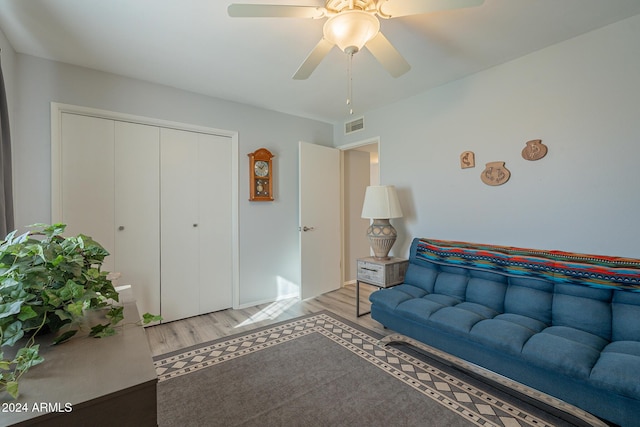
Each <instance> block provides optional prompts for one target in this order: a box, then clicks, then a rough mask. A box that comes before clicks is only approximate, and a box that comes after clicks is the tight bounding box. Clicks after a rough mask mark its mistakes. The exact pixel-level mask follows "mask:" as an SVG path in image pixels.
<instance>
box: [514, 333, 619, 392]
mask: <svg viewBox="0 0 640 427" xmlns="http://www.w3.org/2000/svg"><path fill="white" fill-rule="evenodd" d="M607 344H608V342H607V341H606V340H604V339H602V338H601V337H599V336H597V335H594V334H590V333H589V332H585V331H582V330H579V329H573V328H568V327H566V326H551V327H548V328H546V329H544V330H543V331H542V332H540V333H537V334H535V335H533V336H532V337H531V338H530V339H529V340H528V341H527V342H526V343H525V345H524V347H523V348H522V355H523V357H524V358H525V359H526V360H528V361H530V362H532V363H534V364H536V365H538V366H544V367H546V368H548V369H554V370H557V371H558V372H559V373H561V374H565V375H569V376H573V377H577V378H584V379H586V378H588V377H589V375H590V374H591V368H593V365H595V363H596V361H597V360H598V358H599V357H600V351H601V350H602V349H603V348H604V347H605V346H606V345H607Z"/></svg>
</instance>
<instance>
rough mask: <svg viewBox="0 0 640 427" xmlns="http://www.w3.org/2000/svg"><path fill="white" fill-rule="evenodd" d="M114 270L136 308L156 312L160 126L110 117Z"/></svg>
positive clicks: (158, 249) (158, 250)
mask: <svg viewBox="0 0 640 427" xmlns="http://www.w3.org/2000/svg"><path fill="white" fill-rule="evenodd" d="M114 173H115V177H114V181H115V203H114V211H115V221H114V229H115V252H114V254H113V256H114V261H115V271H118V272H121V274H122V277H121V278H120V279H119V283H120V284H127V285H131V287H132V289H133V294H134V297H135V299H136V301H137V306H138V311H139V312H140V314H142V313H147V312H148V313H158V314H159V313H160V232H159V230H160V213H159V209H160V129H159V128H158V127H156V126H147V125H142V124H136V123H128V122H116V123H115V169H114Z"/></svg>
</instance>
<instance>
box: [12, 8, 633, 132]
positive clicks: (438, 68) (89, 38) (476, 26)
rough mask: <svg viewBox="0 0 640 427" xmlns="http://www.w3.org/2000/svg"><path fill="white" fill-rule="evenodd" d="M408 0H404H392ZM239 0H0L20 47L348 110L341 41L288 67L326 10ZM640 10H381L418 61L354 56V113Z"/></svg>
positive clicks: (265, 102)
mask: <svg viewBox="0 0 640 427" xmlns="http://www.w3.org/2000/svg"><path fill="white" fill-rule="evenodd" d="M389 1H393V2H402V1H403V0H389ZM231 2H236V3H255V4H285V5H289V4H299V5H314V6H322V5H324V2H323V1H322V0H246V1H245V0H0V28H1V29H2V30H3V32H4V33H5V35H6V36H7V38H8V39H9V42H10V43H11V44H12V46H13V47H14V49H15V50H16V51H17V52H20V53H24V54H28V55H33V56H37V57H42V58H47V59H51V60H55V61H61V62H66V63H70V64H75V65H80V66H83V67H89V68H93V69H97V70H103V71H107V72H112V73H116V74H121V75H124V76H129V77H133V78H138V79H143V80H148V81H151V82H155V83H160V84H164V85H168V86H173V87H177V88H180V89H184V90H188V91H192V92H197V93H201V94H206V95H210V96H214V97H217V98H223V99H227V100H232V101H237V102H241V103H245V104H250V105H255V106H259V107H264V108H269V109H272V110H276V111H282V112H286V113H291V114H295V115H299V116H304V117H311V118H316V119H320V120H324V121H327V122H341V121H343V120H348V119H349V115H348V110H347V107H346V105H345V99H346V92H347V57H346V55H345V54H343V53H342V52H340V51H339V50H338V48H334V49H333V50H332V51H331V53H330V54H329V55H328V56H327V57H326V58H325V59H324V61H322V63H321V64H320V65H319V66H318V68H317V69H316V70H315V72H314V73H313V74H312V75H311V77H310V78H309V79H308V80H293V79H292V78H291V76H292V75H293V74H294V72H295V71H296V70H297V68H298V66H299V65H300V64H301V63H302V61H303V60H304V59H305V58H306V56H307V54H308V53H309V52H310V51H311V49H312V48H313V47H314V46H315V45H316V43H317V42H318V41H319V40H320V38H321V37H322V25H323V24H324V22H325V20H324V19H322V20H307V19H297V18H229V16H228V15H227V6H228V5H229V3H231ZM638 13H640V1H639V0H486V1H485V3H484V5H483V6H481V7H477V8H469V9H459V10H451V11H443V12H437V13H433V14H428V15H420V16H412V17H405V18H395V19H390V20H382V21H381V31H382V32H383V33H384V34H385V35H386V36H387V38H388V39H389V40H390V41H391V43H392V44H393V45H394V46H395V47H396V48H397V49H398V50H399V51H400V52H401V54H402V55H403V56H404V57H405V58H406V59H407V61H408V62H409V63H410V64H411V66H412V69H411V70H410V71H409V72H408V73H407V74H405V75H403V76H401V77H400V78H397V79H394V78H393V77H391V76H389V75H388V74H387V73H386V71H385V70H384V69H383V68H382V67H381V66H380V65H379V64H378V63H377V62H376V61H375V59H374V58H373V57H372V56H371V54H370V53H369V52H368V51H366V49H365V50H363V51H362V52H360V53H358V54H356V55H355V56H354V64H353V73H354V78H353V79H354V80H353V84H354V87H353V102H354V105H353V106H354V110H355V111H354V116H353V117H357V116H358V114H361V113H362V112H364V111H366V110H369V109H373V108H376V107H379V106H382V105H386V104H390V103H393V102H395V101H398V100H400V99H404V98H407V97H410V96H412V95H415V94H416V93H419V92H423V91H426V90H428V89H430V88H433V87H435V86H438V85H441V84H443V83H446V82H449V81H452V80H455V79H459V78H461V77H463V76H466V75H469V74H472V73H475V72H477V71H479V70H483V69H486V68H488V67H491V66H494V65H497V64H501V63H504V62H506V61H509V60H511V59H514V58H517V57H520V56H522V55H526V54H527V53H530V52H533V51H536V50H538V49H541V48H544V47H546V46H549V45H552V44H555V43H558V42H560V41H563V40H566V39H569V38H571V37H575V36H577V35H579V34H582V33H585V32H588V31H591V30H593V29H596V28H599V27H602V26H604V25H607V24H610V23H613V22H616V21H618V20H621V19H624V18H626V17H629V16H632V15H636V14H638Z"/></svg>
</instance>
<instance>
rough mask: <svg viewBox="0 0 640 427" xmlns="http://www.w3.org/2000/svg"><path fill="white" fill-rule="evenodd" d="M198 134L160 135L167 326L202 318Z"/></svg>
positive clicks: (163, 298) (174, 132) (164, 131)
mask: <svg viewBox="0 0 640 427" xmlns="http://www.w3.org/2000/svg"><path fill="white" fill-rule="evenodd" d="M197 165H198V134H196V133H193V132H185V131H179V130H175V129H162V130H161V131H160V171H161V172H160V188H161V192H160V195H161V196H160V198H161V202H160V218H161V220H160V224H161V225H160V236H161V248H162V249H161V256H160V263H161V284H160V286H161V290H160V292H161V301H162V309H161V313H162V318H163V321H165V322H171V321H173V320H177V319H183V318H186V317H191V316H196V315H198V314H200V312H199V305H200V304H199V302H198V299H199V295H198V294H199V290H198V289H199V271H198V270H199V238H198V225H199V224H198V188H197V182H198V167H197Z"/></svg>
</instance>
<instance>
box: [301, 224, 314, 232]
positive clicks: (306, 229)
mask: <svg viewBox="0 0 640 427" xmlns="http://www.w3.org/2000/svg"><path fill="white" fill-rule="evenodd" d="M314 229H315V227H307V226H306V225H305V226H304V227H302V231H311V230H314Z"/></svg>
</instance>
